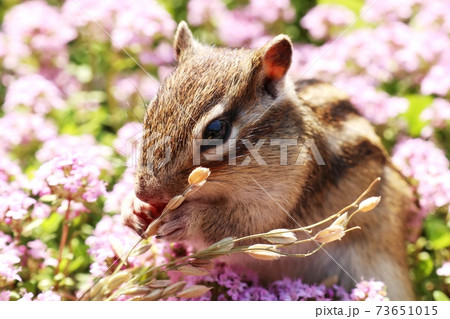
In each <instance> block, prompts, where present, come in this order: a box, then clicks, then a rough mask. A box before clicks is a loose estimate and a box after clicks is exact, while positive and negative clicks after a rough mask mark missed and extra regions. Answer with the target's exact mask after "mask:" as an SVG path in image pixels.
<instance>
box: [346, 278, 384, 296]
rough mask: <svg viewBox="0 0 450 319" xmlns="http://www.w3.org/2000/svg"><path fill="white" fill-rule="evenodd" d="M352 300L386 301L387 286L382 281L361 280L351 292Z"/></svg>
mask: <svg viewBox="0 0 450 319" xmlns="http://www.w3.org/2000/svg"><path fill="white" fill-rule="evenodd" d="M350 298H351V300H355V301H362V300H366V301H386V300H389V299H388V298H387V293H386V286H385V284H384V283H382V282H381V281H374V280H369V281H366V280H364V281H361V282H360V283H357V284H356V288H354V289H353V290H352V292H351V294H350Z"/></svg>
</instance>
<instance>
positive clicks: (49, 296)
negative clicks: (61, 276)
mask: <svg viewBox="0 0 450 319" xmlns="http://www.w3.org/2000/svg"><path fill="white" fill-rule="evenodd" d="M35 301H61V296H60V295H58V294H56V293H54V292H53V291H51V290H47V291H44V292H41V293H40V294H39V295H37V297H36V299H35Z"/></svg>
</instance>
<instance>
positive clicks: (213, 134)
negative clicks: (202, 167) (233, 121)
mask: <svg viewBox="0 0 450 319" xmlns="http://www.w3.org/2000/svg"><path fill="white" fill-rule="evenodd" d="M229 135H230V124H229V122H228V121H226V120H214V121H212V122H211V123H209V124H208V126H207V127H206V129H205V132H203V139H204V140H223V142H225V141H226V140H227V139H228V136H229Z"/></svg>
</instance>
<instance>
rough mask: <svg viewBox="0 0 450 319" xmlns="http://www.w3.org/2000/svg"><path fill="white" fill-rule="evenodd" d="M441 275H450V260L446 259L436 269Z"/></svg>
mask: <svg viewBox="0 0 450 319" xmlns="http://www.w3.org/2000/svg"><path fill="white" fill-rule="evenodd" d="M436 273H437V274H438V275H439V276H447V277H448V276H450V261H446V262H445V263H443V264H442V266H441V267H440V268H438V269H437V270H436Z"/></svg>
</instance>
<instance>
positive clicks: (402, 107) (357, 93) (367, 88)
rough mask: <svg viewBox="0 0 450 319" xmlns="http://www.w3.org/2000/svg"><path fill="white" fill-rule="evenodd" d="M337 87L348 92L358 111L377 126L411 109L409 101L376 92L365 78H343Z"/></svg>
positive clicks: (337, 83)
mask: <svg viewBox="0 0 450 319" xmlns="http://www.w3.org/2000/svg"><path fill="white" fill-rule="evenodd" d="M336 85H337V86H338V87H340V88H341V89H343V90H344V91H346V92H347V93H348V94H349V95H350V100H351V102H352V103H353V104H354V106H355V107H356V109H358V111H359V112H360V113H361V114H362V115H363V116H365V117H366V118H368V119H369V120H370V121H372V122H373V123H375V124H383V123H386V122H387V120H388V119H390V118H394V117H396V116H397V115H399V114H400V113H403V112H405V111H406V110H407V109H408V107H409V102H408V100H407V99H405V98H401V97H396V96H394V97H391V96H389V95H388V94H387V93H386V92H384V91H381V90H376V89H375V86H373V85H370V84H369V82H368V81H367V79H365V78H361V77H351V78H348V79H345V78H342V79H339V81H337V82H336Z"/></svg>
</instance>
